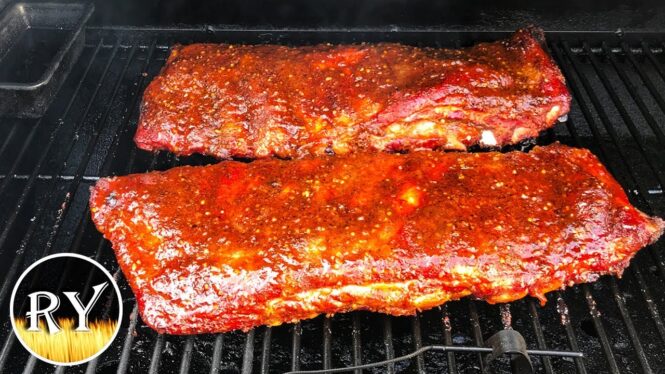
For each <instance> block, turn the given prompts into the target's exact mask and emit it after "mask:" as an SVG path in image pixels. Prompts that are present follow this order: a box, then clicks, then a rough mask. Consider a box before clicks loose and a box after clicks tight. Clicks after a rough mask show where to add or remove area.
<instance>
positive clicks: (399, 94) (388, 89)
mask: <svg viewBox="0 0 665 374" xmlns="http://www.w3.org/2000/svg"><path fill="white" fill-rule="evenodd" d="M543 43H544V38H543V34H542V31H539V30H536V29H533V28H531V29H523V30H519V31H517V32H516V33H515V34H514V35H513V36H512V37H511V38H509V39H507V40H502V41H497V42H493V43H481V44H477V45H475V46H473V47H470V48H464V49H441V48H419V47H413V46H407V45H400V44H391V43H380V44H359V45H329V44H323V45H315V46H298V47H288V46H279V45H230V44H192V45H188V46H175V47H173V50H172V52H171V55H170V57H169V58H168V60H167V62H166V65H165V67H164V68H163V69H162V71H161V73H160V74H159V75H158V76H157V77H156V78H155V79H154V80H153V81H152V82H151V83H150V85H149V86H148V88H147V89H146V91H145V94H144V96H143V102H142V105H141V116H140V119H139V124H138V130H137V132H136V134H135V138H134V140H135V142H136V144H137V145H138V146H139V147H140V148H142V149H145V150H169V151H171V152H174V153H177V154H180V155H189V154H193V153H202V154H207V155H211V156H215V157H218V158H221V159H227V158H231V157H243V158H262V157H267V156H279V157H283V158H299V157H303V156H306V155H319V154H333V153H335V154H345V153H349V152H352V151H362V150H369V149H372V150H387V151H406V150H416V149H449V150H466V149H467V148H468V147H470V146H472V145H480V146H482V147H494V146H503V145H507V144H515V143H518V142H520V141H522V140H524V139H527V138H532V137H536V136H537V135H538V134H539V132H541V131H542V130H544V129H547V128H549V127H551V126H552V125H553V124H554V123H555V122H556V121H557V119H558V118H560V117H562V116H565V115H566V114H567V113H568V110H569V106H570V94H569V92H568V90H567V88H566V85H565V81H564V78H563V76H562V74H561V72H560V71H559V69H558V67H557V66H556V64H555V63H554V61H553V60H552V58H551V57H550V56H549V55H548V54H547V52H546V51H545V50H544V49H543Z"/></svg>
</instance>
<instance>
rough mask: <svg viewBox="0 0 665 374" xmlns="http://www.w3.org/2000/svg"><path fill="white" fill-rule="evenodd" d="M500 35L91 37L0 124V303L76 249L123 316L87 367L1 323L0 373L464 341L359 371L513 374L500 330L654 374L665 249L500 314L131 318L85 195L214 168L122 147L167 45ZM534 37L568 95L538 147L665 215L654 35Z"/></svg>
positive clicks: (541, 346)
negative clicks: (169, 330) (266, 321)
mask: <svg viewBox="0 0 665 374" xmlns="http://www.w3.org/2000/svg"><path fill="white" fill-rule="evenodd" d="M507 35H509V33H461V32H433V31H427V32H418V31H404V32H389V33H385V32H348V31H347V32H308V31H280V32H265V31H256V32H253V31H247V30H228V29H227V30H215V29H208V30H207V31H206V30H203V29H189V30H184V29H176V30H174V29H169V30H166V29H165V30H158V29H150V30H147V29H146V30H125V29H120V28H116V29H94V28H89V29H88V30H87V42H86V47H85V48H84V50H83V53H82V55H81V57H80V58H79V60H78V61H77V63H76V65H75V67H74V68H73V69H72V72H71V73H70V74H69V76H68V78H67V80H66V82H65V84H64V85H63V86H62V88H61V89H60V91H59V92H58V95H57V97H56V98H55V100H54V101H53V103H52V104H51V106H50V109H49V110H48V112H47V114H46V116H44V117H43V118H42V119H37V120H19V119H15V118H2V119H0V194H1V196H2V197H3V198H2V199H1V200H0V274H2V277H1V278H0V304H1V305H2V308H3V309H2V310H3V312H2V313H3V315H5V316H6V315H7V308H8V300H9V293H10V292H11V288H12V286H13V284H14V282H15V280H16V278H17V277H18V275H19V274H20V273H21V271H22V270H23V269H24V268H25V267H27V266H28V265H29V264H30V263H32V262H33V261H35V260H36V259H38V258H40V257H42V256H44V255H46V254H48V253H54V252H64V251H69V252H77V253H81V254H84V255H87V256H92V257H95V258H96V259H97V260H99V261H100V262H101V263H103V264H104V265H105V266H106V267H107V268H108V269H110V270H111V271H112V272H115V274H116V276H117V278H118V282H119V285H120V287H121V290H122V292H123V297H124V300H125V302H124V307H125V320H124V321H123V325H122V330H121V331H120V334H119V335H118V338H117V339H116V341H115V342H114V343H113V345H112V347H111V348H110V349H109V350H108V351H106V352H105V353H104V354H103V355H101V356H100V357H98V358H97V359H95V360H94V361H93V362H91V363H90V364H88V365H83V366H79V367H73V368H57V369H56V368H54V367H52V366H49V365H47V364H44V363H42V362H39V361H37V360H36V359H34V358H32V357H30V356H29V354H28V353H27V352H25V351H24V349H23V348H22V347H21V345H20V344H19V343H18V342H17V340H16V338H15V337H14V336H13V335H12V334H11V332H10V330H11V327H10V324H9V321H8V320H6V319H3V320H2V325H1V328H0V371H1V372H26V373H40V372H58V373H61V372H66V373H76V372H119V373H143V372H150V373H156V372H164V373H173V372H175V373H186V372H191V373H200V372H203V373H208V372H210V373H254V372H256V373H269V372H284V371H289V370H317V369H329V368H340V367H346V366H350V365H357V364H365V363H371V362H375V361H381V360H385V359H390V358H394V357H398V356H401V355H405V354H408V353H411V352H412V351H414V350H416V349H419V348H423V347H428V346H431V345H439V346H455V347H468V348H465V349H464V351H461V352H460V351H457V352H452V351H449V352H442V351H427V352H423V353H421V354H419V355H416V356H414V357H412V358H410V359H407V360H402V361H399V362H395V363H393V364H390V365H387V366H383V367H380V368H378V369H367V370H362V372H365V373H369V372H377V373H378V372H388V373H426V372H447V373H469V372H470V373H474V372H476V373H480V372H482V371H483V370H485V369H489V366H492V368H493V369H494V370H495V372H511V371H512V370H517V369H518V368H517V366H516V365H515V366H514V367H513V369H511V367H510V365H507V364H506V363H505V362H503V361H502V362H496V361H495V362H493V363H491V364H490V365H488V364H487V363H488V361H487V360H486V351H487V349H486V348H485V349H483V347H485V344H486V342H487V340H488V339H489V338H490V337H492V336H493V335H494V334H496V333H497V332H500V331H504V330H513V331H515V332H518V333H519V334H521V335H522V336H523V337H524V339H525V342H526V345H527V348H528V349H529V350H545V351H553V352H549V353H552V354H553V355H530V358H531V361H532V364H533V369H534V371H535V372H538V373H548V374H549V373H594V372H610V373H658V372H661V371H663V370H665V317H664V314H665V248H663V246H664V243H663V241H661V242H660V243H657V244H656V245H655V246H651V247H647V248H645V249H644V250H642V251H641V252H640V253H639V254H638V255H637V257H636V258H635V259H634V260H633V262H632V264H631V266H630V267H629V268H628V269H627V270H626V272H625V273H624V276H623V278H622V279H615V278H611V277H603V278H601V279H600V280H599V281H597V282H594V283H592V284H586V285H581V286H576V287H573V288H569V289H567V290H566V291H564V292H553V293H551V294H548V303H547V304H546V305H545V306H544V307H540V306H539V305H538V302H537V301H536V300H534V299H529V298H527V299H524V300H520V301H517V302H513V303H510V304H504V305H489V304H486V303H485V302H482V301H474V300H471V299H463V300H461V301H457V302H450V303H448V304H446V305H445V306H443V307H442V308H440V309H433V310H430V311H427V312H424V313H421V314H419V315H418V316H416V317H399V318H398V317H387V316H384V315H380V314H372V313H365V312H359V313H348V314H341V315H336V316H333V317H318V318H316V319H313V320H308V321H303V322H301V323H300V324H296V325H284V326H279V327H275V328H265V327H260V328H257V329H255V330H252V331H250V332H249V333H242V332H231V333H226V334H220V335H199V336H169V335H159V334H157V333H155V332H154V331H153V330H151V329H150V328H149V327H147V326H146V325H145V324H143V322H142V321H141V320H140V318H138V317H137V310H136V304H135V300H134V298H133V295H132V293H131V291H130V290H129V288H128V286H127V283H126V281H125V279H124V278H123V276H122V273H121V272H120V271H119V269H118V265H117V262H116V260H115V257H114V255H113V252H112V250H111V249H110V247H109V243H108V242H106V241H105V240H103V239H102V238H101V235H100V234H99V233H98V232H97V231H96V230H95V228H94V226H93V224H92V223H91V222H90V219H89V217H90V214H89V212H88V206H87V200H88V190H89V187H90V185H91V184H92V183H94V182H95V181H96V180H97V179H98V178H99V177H100V176H108V175H124V174H128V173H130V172H132V173H138V172H145V171H148V170H152V169H157V170H165V169H168V168H171V167H173V166H177V165H185V164H190V165H199V164H206V163H211V162H214V160H212V159H209V158H204V157H201V156H192V157H186V158H177V157H175V156H173V155H172V154H169V153H166V152H160V153H155V154H153V153H148V152H144V151H140V150H138V149H137V148H136V147H135V145H134V143H133V142H132V136H133V135H134V132H135V129H136V123H137V119H138V104H139V102H140V98H141V94H142V91H143V89H144V88H145V86H146V85H147V84H148V82H149V81H150V80H151V78H152V77H153V76H154V75H155V74H157V72H158V71H159V69H160V68H161V66H162V65H163V64H164V61H165V59H166V57H167V56H168V53H169V52H168V47H169V46H170V45H172V44H173V43H176V42H177V43H191V42H226V43H266V42H272V43H282V44H290V45H301V44H314V43H319V42H332V43H348V42H360V41H367V42H378V41H389V42H402V43H407V44H412V45H422V46H442V47H458V46H465V45H470V44H473V43H474V42H477V41H485V40H496V39H499V38H501V37H505V36H507ZM547 37H548V42H549V47H550V52H551V53H552V55H553V57H554V58H555V59H556V60H557V63H558V64H559V66H560V67H561V70H562V72H563V73H564V75H565V76H566V79H567V82H568V84H569V87H570V89H571V93H572V94H573V102H572V109H571V113H570V114H569V116H568V121H567V122H566V123H563V124H559V125H557V126H556V127H555V128H554V129H553V130H551V131H548V132H546V133H544V134H542V136H541V137H539V138H538V139H537V140H536V142H537V143H539V144H549V143H551V142H553V141H556V140H558V141H560V142H562V143H564V144H568V145H573V146H581V147H586V148H589V149H590V150H591V151H593V152H594V153H595V154H596V155H597V156H599V158H600V159H601V161H602V162H603V163H604V164H605V165H606V166H607V168H608V169H609V170H610V172H612V173H613V175H614V176H615V177H616V179H617V180H618V181H619V182H620V183H621V184H622V186H623V187H624V189H625V190H626V191H627V193H628V195H629V198H630V199H631V202H632V203H633V204H635V206H636V207H637V208H639V209H641V210H642V211H644V212H646V213H648V214H651V215H658V216H661V217H663V216H665V196H664V195H663V185H665V126H664V125H663V124H665V94H664V93H663V92H665V54H664V52H663V48H664V45H663V44H662V35H659V34H645V35H638V34H626V35H623V36H617V35H615V34H609V33H608V34H603V33H593V34H583V33H577V34H573V33H552V34H548V35H547ZM530 146H531V144H521V145H520V146H518V147H517V148H520V147H523V148H525V149H528V148H529V147H530ZM368 167H371V165H368ZM64 276H67V274H63V277H64ZM56 281H57V280H56ZM557 352H558V355H557ZM561 352H578V353H582V354H583V355H584V357H583V358H580V357H569V356H568V357H567V356H566V354H562V353H561ZM546 353H547V352H546ZM372 370H373V371H372ZM352 372H353V371H352ZM355 372H356V373H360V372H361V371H360V370H356V371H355Z"/></svg>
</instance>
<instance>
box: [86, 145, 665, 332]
mask: <svg viewBox="0 0 665 374" xmlns="http://www.w3.org/2000/svg"><path fill="white" fill-rule="evenodd" d="M90 206H91V211H92V217H93V220H94V222H95V224H96V225H97V228H98V229H99V230H100V231H101V232H102V233H103V234H104V236H105V237H106V238H108V239H109V240H110V241H111V242H112V244H113V249H114V250H115V253H116V256H117V258H118V262H119V264H120V266H121V268H122V271H123V272H124V274H125V276H126V278H127V279H128V281H129V284H130V286H131V288H132V290H133V291H134V294H135V295H136V298H137V300H138V305H139V310H140V312H141V316H142V317H143V320H144V321H145V322H146V323H147V324H148V325H150V326H152V327H153V328H154V329H156V330H157V331H159V332H164V333H172V334H190V333H208V332H223V331H229V330H234V329H243V330H247V329H250V328H252V327H254V326H258V325H277V324H281V323H285V322H294V321H298V320H301V319H306V318H311V317H314V316H316V315H318V314H320V313H338V312H345V311H351V310H357V309H364V310H372V311H377V312H384V313H389V314H392V315H406V314H413V313H415V312H416V311H417V310H423V309H428V308H432V307H434V306H437V305H440V304H442V303H445V302H446V301H449V300H454V299H458V298H461V297H464V296H467V295H473V296H475V297H477V298H481V299H484V300H487V301H488V302H491V303H497V302H508V301H511V300H515V299H519V298H522V297H524V296H526V295H533V296H535V297H538V298H540V299H541V300H544V298H543V295H544V294H545V293H546V292H549V291H552V290H555V289H560V288H562V287H564V286H568V285H572V284H575V283H580V282H589V281H593V280H595V279H596V278H597V277H598V276H599V275H602V274H621V272H622V270H623V269H624V268H625V267H626V266H627V265H628V262H629V260H630V259H631V257H632V256H633V255H634V254H635V253H636V252H637V251H638V250H639V249H640V248H642V247H643V246H646V245H648V244H650V243H652V242H654V241H655V240H656V239H657V238H658V237H659V236H660V235H661V233H662V232H663V227H664V225H663V221H662V220H661V219H659V218H652V217H649V216H647V215H645V214H644V213H642V212H640V211H638V210H637V209H635V208H634V207H633V206H632V205H631V204H630V203H629V201H628V199H627V198H626V194H625V193H624V192H623V190H622V189H621V187H620V185H619V184H618V183H617V182H616V181H615V180H614V179H613V178H612V176H611V175H610V174H609V173H608V172H607V170H606V169H605V168H604V167H603V166H602V165H601V164H600V163H599V161H598V160H597V159H596V157H594V156H593V155H592V154H591V153H590V152H589V151H587V150H584V149H576V148H570V147H566V146H563V145H552V146H547V147H536V148H534V149H533V150H532V151H531V152H529V153H522V152H510V153H497V152H489V153H473V154H464V153H440V152H431V151H421V152H412V153H408V154H377V153H369V154H350V155H345V156H338V157H311V158H305V159H300V160H279V159H266V160H259V161H255V162H252V163H241V162H235V161H227V162H221V163H219V164H216V165H210V166H197V167H190V166H184V167H177V168H174V169H171V170H168V171H165V172H152V173H147V174H136V175H129V176H123V177H112V178H104V179H100V180H99V182H97V184H96V185H95V187H94V188H93V190H92V196H91V198H90Z"/></svg>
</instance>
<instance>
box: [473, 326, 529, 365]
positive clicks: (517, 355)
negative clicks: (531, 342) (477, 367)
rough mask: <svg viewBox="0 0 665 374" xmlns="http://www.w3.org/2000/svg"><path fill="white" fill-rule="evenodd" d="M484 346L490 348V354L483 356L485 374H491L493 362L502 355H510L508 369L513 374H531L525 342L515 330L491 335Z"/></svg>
mask: <svg viewBox="0 0 665 374" xmlns="http://www.w3.org/2000/svg"><path fill="white" fill-rule="evenodd" d="M485 345H486V346H487V347H489V348H492V352H491V353H488V354H487V355H486V356H485V360H484V361H485V372H491V371H490V367H491V364H492V362H493V361H495V360H496V359H498V358H500V357H502V356H503V355H510V367H511V368H512V372H513V373H515V374H532V373H533V365H532V364H531V359H530V358H529V354H528V353H527V349H526V342H525V341H524V337H523V336H522V334H520V333H519V332H517V331H515V330H501V331H499V332H497V333H496V334H494V335H492V336H491V337H490V338H489V339H487V341H486V342H485Z"/></svg>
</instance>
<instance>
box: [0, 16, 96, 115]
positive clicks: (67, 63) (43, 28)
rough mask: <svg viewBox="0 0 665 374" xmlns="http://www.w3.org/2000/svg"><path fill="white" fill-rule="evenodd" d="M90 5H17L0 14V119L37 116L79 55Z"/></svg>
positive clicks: (49, 100)
mask: <svg viewBox="0 0 665 374" xmlns="http://www.w3.org/2000/svg"><path fill="white" fill-rule="evenodd" d="M93 9H94V7H93V5H92V4H82V3H69V4H68V3H63V4H57V3H17V4H14V5H13V6H10V7H8V8H7V9H5V11H4V12H3V13H2V14H1V15H0V115H2V116H15V117H22V118H25V117H27V118H35V117H41V116H42V115H43V114H44V112H45V111H46V109H47V108H48V105H49V104H50V102H51V99H53V96H55V93H56V92H57V90H58V88H59V86H60V84H61V83H62V81H63V80H64V78H65V77H66V76H67V74H68V73H69V70H70V69H71V68H72V65H73V64H74V62H76V59H77V58H78V57H79V55H80V54H81V51H82V50H83V45H84V42H85V30H84V27H83V26H84V25H85V23H86V22H87V20H88V18H89V17H90V15H91V14H92V11H93Z"/></svg>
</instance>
